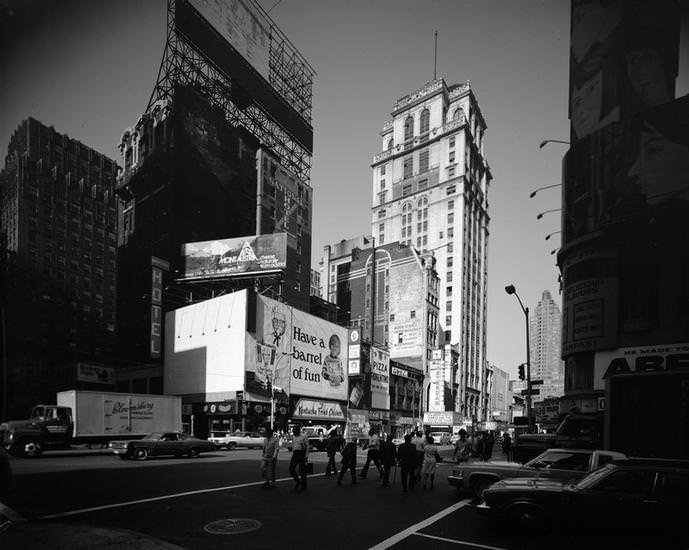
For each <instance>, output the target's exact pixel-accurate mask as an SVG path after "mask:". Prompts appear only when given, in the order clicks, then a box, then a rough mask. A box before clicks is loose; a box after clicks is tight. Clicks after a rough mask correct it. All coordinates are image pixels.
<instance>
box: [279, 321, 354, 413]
mask: <svg viewBox="0 0 689 550" xmlns="http://www.w3.org/2000/svg"><path fill="white" fill-rule="evenodd" d="M292 313H293V314H292V333H291V353H292V356H291V380H290V387H291V392H292V393H294V394H298V395H310V396H314V397H321V398H323V399H335V400H339V401H346V400H347V388H348V384H347V382H348V380H347V374H346V371H345V369H346V368H347V361H348V357H347V337H348V334H347V329H346V328H343V327H340V326H338V325H335V324H333V323H329V322H327V321H324V320H323V319H320V318H319V317H314V316H313V315H309V314H308V313H304V312H302V311H299V310H296V309H293V310H292Z"/></svg>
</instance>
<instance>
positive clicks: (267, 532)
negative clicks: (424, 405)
mask: <svg viewBox="0 0 689 550" xmlns="http://www.w3.org/2000/svg"><path fill="white" fill-rule="evenodd" d="M449 452H450V449H449V448H446V450H445V451H444V453H443V454H445V455H447V454H448V453H449ZM290 456H291V453H289V452H285V451H282V452H281V454H280V459H279V464H278V473H277V476H278V487H277V488H276V489H274V490H265V489H262V488H261V481H260V473H259V457H260V453H259V451H257V450H236V451H229V452H228V451H217V452H214V453H209V454H207V455H203V456H202V457H201V458H199V459H194V460H192V459H176V458H158V459H152V460H148V461H146V462H136V461H122V460H119V459H118V458H116V457H114V456H112V455H110V454H108V453H107V451H104V450H103V451H99V450H93V451H83V452H58V453H47V454H46V455H45V457H44V458H42V459H40V460H22V459H12V466H13V468H14V472H15V496H14V497H13V498H12V499H11V500H9V501H8V502H7V503H6V504H7V505H9V506H10V507H11V508H12V509H14V510H15V511H16V512H17V513H19V514H21V515H22V516H23V517H25V518H26V519H28V520H29V522H28V523H23V524H19V525H18V526H16V527H13V528H11V529H10V530H9V531H7V532H5V533H3V535H4V537H9V539H7V538H6V539H5V540H10V541H12V542H16V543H17V544H19V543H21V547H22V548H23V549H24V550H30V549H31V548H55V547H57V546H45V545H41V544H39V543H38V542H37V540H36V537H37V536H38V535H36V533H37V532H39V531H38V530H37V528H38V527H40V528H41V532H42V533H43V534H42V535H41V536H43V537H45V538H44V539H43V540H44V541H45V540H46V539H47V540H49V541H50V542H51V543H53V544H57V543H58V540H59V538H60V536H63V535H64V536H68V535H70V533H71V534H72V536H74V535H73V533H74V532H75V530H77V531H76V532H79V533H81V532H82V530H83V528H84V527H87V528H88V529H89V530H92V529H94V528H96V529H97V530H96V532H95V533H96V534H95V535H93V538H90V537H91V536H90V535H87V537H89V538H85V537H81V541H80V545H81V546H79V547H80V548H96V547H102V545H103V544H102V542H101V541H100V539H99V538H98V536H99V533H101V531H100V530H102V529H106V530H128V531H134V532H136V533H140V534H142V535H145V536H147V537H153V538H154V539H157V540H159V541H164V542H165V543H168V544H172V545H176V546H177V547H181V548H186V549H190V550H192V549H199V550H200V549H208V548H277V547H283V548H297V547H306V548H309V547H313V546H316V545H323V546H324V547H327V548H375V549H384V548H395V549H403V548H424V549H425V548H429V549H430V548H460V549H462V548H467V549H470V548H488V549H496V550H499V549H505V550H508V549H509V550H517V549H522V548H523V549H526V548H537V549H541V548H542V549H553V548H563V549H574V548H599V547H600V548H641V547H645V548H648V547H658V546H657V544H653V542H654V541H646V540H641V539H639V538H631V537H624V536H621V534H612V533H611V534H608V535H607V536H606V537H604V538H597V539H596V542H595V543H594V542H592V540H591V538H587V537H586V536H584V535H581V536H579V535H576V534H571V535H570V534H563V533H561V532H558V533H547V532H542V533H541V532H539V533H531V534H529V533H520V532H518V530H516V529H515V528H514V527H510V526H508V525H502V524H500V523H498V522H494V521H492V520H490V519H487V518H483V517H479V516H478V515H477V514H476V513H475V512H474V510H473V509H472V506H471V504H472V502H473V501H472V499H471V498H469V495H457V493H456V491H455V490H454V489H453V488H451V487H449V486H448V484H447V480H446V476H447V474H448V472H449V471H450V469H451V467H452V462H448V461H445V462H442V463H440V464H439V466H438V470H437V472H438V473H437V475H436V485H435V488H434V489H433V490H426V491H423V490H420V488H417V490H416V491H415V492H414V493H407V494H404V493H402V491H401V485H400V480H399V472H398V473H397V475H396V479H395V481H394V483H393V484H392V486H391V487H389V488H383V487H381V486H380V481H379V479H378V476H377V474H376V473H375V470H372V471H369V476H368V478H367V479H365V480H360V483H359V484H358V485H357V486H354V487H353V486H351V485H350V481H349V479H348V478H345V479H344V481H343V485H342V487H338V486H336V484H335V481H334V479H333V478H332V477H325V476H324V475H323V472H324V470H325V463H326V456H325V454H324V453H312V454H311V460H312V462H314V471H315V473H314V475H313V476H311V478H310V479H309V488H308V491H307V492H305V493H295V492H293V490H292V488H293V482H292V480H291V479H289V474H288V472H287V467H288V461H289V457H290ZM364 460H365V452H364V451H360V453H359V457H358V461H357V463H358V468H359V469H360V468H361V466H362V465H363V462H364ZM239 519H241V520H255V521H257V522H260V525H258V524H255V525H254V526H257V527H258V528H257V529H255V530H252V531H250V532H245V533H237V534H233V533H227V532H226V531H225V532H222V533H221V534H216V533H211V532H209V531H212V530H213V527H214V526H218V524H215V525H214V524H213V523H214V522H221V524H220V525H219V527H220V530H221V531H222V529H223V528H226V527H227V525H228V524H229V525H230V526H231V527H235V528H241V527H244V526H246V525H248V523H249V522H246V521H242V522H236V521H235V522H224V523H222V522H223V520H239ZM85 532H86V533H88V532H89V531H88V530H87V531H85ZM101 535H102V533H101ZM108 536H111V535H108ZM13 537H14V538H13ZM16 537H20V538H16ZM0 540H1V539H0ZM654 540H655V542H656V543H657V542H658V540H657V538H655V539H654ZM32 544H35V545H34V546H32ZM89 544H92V545H89ZM649 544H650V546H649ZM11 547H12V546H11ZM113 547H114V546H113ZM148 547H156V546H147V548H148ZM663 547H664V548H670V547H673V546H668V545H667V544H663ZM674 547H676V548H683V546H682V545H679V544H677V545H676V546H674Z"/></svg>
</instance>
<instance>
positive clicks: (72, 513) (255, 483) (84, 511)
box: [38, 474, 323, 519]
mask: <svg viewBox="0 0 689 550" xmlns="http://www.w3.org/2000/svg"><path fill="white" fill-rule="evenodd" d="M319 476H323V474H312V475H310V476H307V477H319ZM275 481H276V482H278V481H294V479H293V478H291V477H283V478H280V479H276V480H275ZM258 485H263V481H252V482H251V483H240V484H239V485H227V486H226V487H214V488H212V489H199V490H197V491H186V492H184V493H174V494H172V495H162V496H159V497H150V498H142V499H139V500H129V501H126V502H117V503H115V504H104V505H103V506H93V507H91V508H80V509H78V510H70V511H69V512H60V513H58V514H48V515H46V516H41V517H39V518H38V519H56V518H64V517H67V516H76V515H79V514H87V513H89V512H99V511H101V510H110V509H112V508H122V507H124V506H134V505H135V504H145V503H146V502H156V501H158V500H166V499H169V498H179V497H187V496H191V495H201V494H204V493H217V492H218V491H227V490H230V489H243V488H244V487H255V486H258Z"/></svg>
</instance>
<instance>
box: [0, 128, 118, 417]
mask: <svg viewBox="0 0 689 550" xmlns="http://www.w3.org/2000/svg"><path fill="white" fill-rule="evenodd" d="M116 173H117V165H116V164H115V162H114V161H113V160H111V159H109V158H107V157H106V156H104V155H102V154H100V153H98V152H96V151H94V150H93V149H91V148H90V147H87V146H86V145H84V144H82V143H80V142H78V141H76V140H74V139H70V138H69V137H68V136H67V135H65V134H60V133H59V132H57V131H56V130H55V129H54V128H52V127H48V126H45V125H44V124H42V123H40V122H39V121H37V120H35V119H33V118H28V119H26V120H25V121H23V122H22V123H21V124H20V126H19V127H18V128H17V130H16V131H15V133H14V135H13V136H12V139H11V141H10V144H9V148H8V152H7V156H6V158H5V167H4V170H3V171H2V174H1V175H0V261H1V262H2V266H1V269H0V274H1V276H2V288H1V292H0V300H2V313H3V319H2V321H3V323H2V327H3V335H2V336H3V340H4V343H5V347H4V349H3V350H2V358H3V368H4V369H5V370H4V373H5V376H6V385H5V387H6V388H11V392H9V393H5V395H8V401H7V403H6V405H5V406H6V407H7V409H8V411H7V412H9V413H14V414H19V415H24V414H26V412H27V411H28V408H29V407H30V406H31V405H32V404H34V403H35V402H36V401H37V400H45V401H48V402H52V401H54V399H55V390H56V388H64V387H65V385H66V384H69V383H70V380H68V379H63V378H64V377H65V376H67V377H68V378H69V377H70V376H71V382H74V381H75V379H74V376H73V374H65V373H73V372H74V369H73V368H69V367H67V368H65V365H67V364H69V363H70V362H72V363H73V362H75V361H82V360H94V359H95V360H105V359H107V358H109V357H110V356H111V355H112V353H113V351H114V335H115V290H116V288H115V285H116V236H117V199H116V196H115V192H114V191H115V177H116Z"/></svg>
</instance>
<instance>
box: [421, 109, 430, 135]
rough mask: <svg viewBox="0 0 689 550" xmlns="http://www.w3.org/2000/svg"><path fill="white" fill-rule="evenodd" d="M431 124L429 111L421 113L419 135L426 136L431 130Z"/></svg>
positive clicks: (425, 110)
mask: <svg viewBox="0 0 689 550" xmlns="http://www.w3.org/2000/svg"><path fill="white" fill-rule="evenodd" d="M430 123H431V112H430V111H429V110H428V109H424V110H423V111H421V128H420V130H419V133H421V134H425V133H426V132H428V130H429V126H430Z"/></svg>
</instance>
